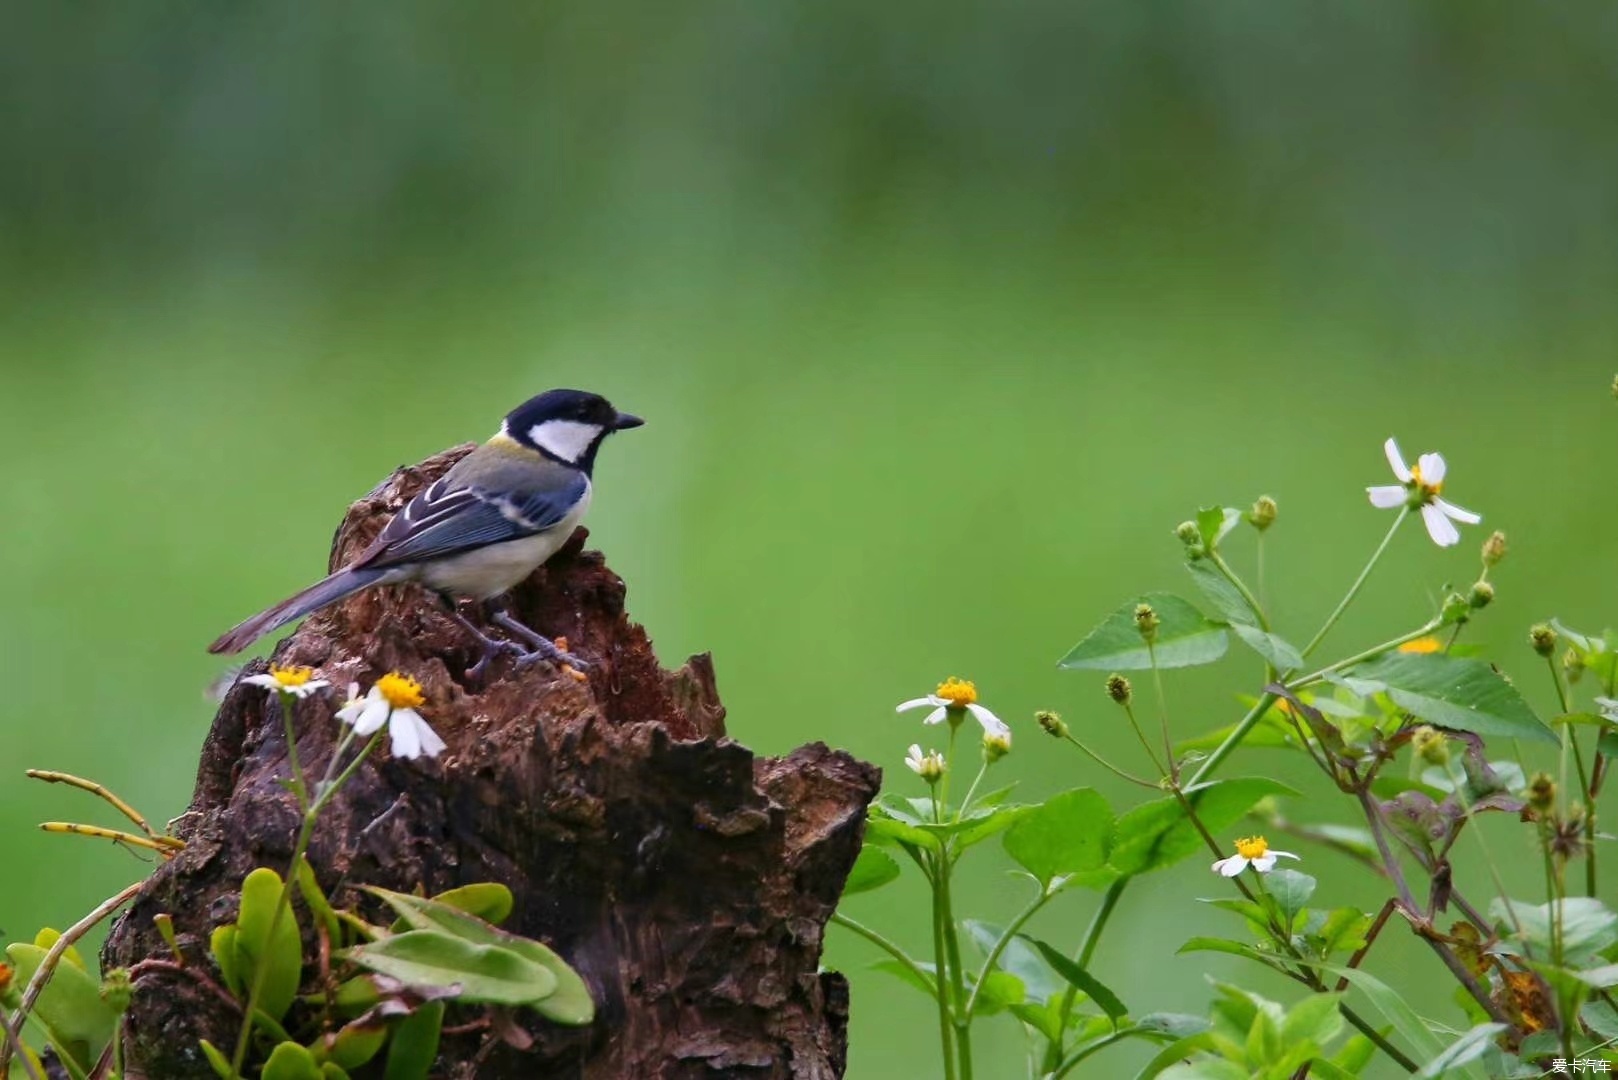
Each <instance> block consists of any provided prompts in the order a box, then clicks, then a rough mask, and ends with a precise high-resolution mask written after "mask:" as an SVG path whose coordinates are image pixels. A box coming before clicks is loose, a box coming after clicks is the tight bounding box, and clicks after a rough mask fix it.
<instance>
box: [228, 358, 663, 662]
mask: <svg viewBox="0 0 1618 1080" xmlns="http://www.w3.org/2000/svg"><path fill="white" fill-rule="evenodd" d="M643 423H645V421H644V420H642V419H641V418H640V417H638V416H635V415H633V414H631V413H626V412H619V411H618V410H617V409H616V408H614V407H613V406H612V404H611V403H610V402H608V401H607V399H606V398H604V397H602V396H601V395H599V394H592V393H589V392H588V391H584V390H548V391H546V392H545V393H543V394H540V395H538V396H537V397H532V398H530V399H528V400H527V401H525V402H523V403H522V404H521V405H519V406H517V407H516V408H515V409H513V410H511V412H509V413H507V414H506V417H505V419H504V420H503V421H502V422H501V424H500V430H498V431H497V432H495V433H494V435H493V436H491V437H490V438H489V441H488V442H485V443H484V444H483V445H481V446H479V447H478V448H477V449H475V450H473V451H472V452H471V453H470V454H467V455H466V456H465V457H464V458H462V459H461V460H460V461H458V462H456V463H455V464H454V465H453V466H452V467H451V468H450V469H449V471H448V472H446V473H445V474H444V475H443V477H442V478H440V479H439V480H437V481H436V482H434V483H433V484H431V485H430V486H428V487H427V488H425V489H423V490H422V491H421V492H420V493H418V494H417V495H416V496H415V497H414V498H413V499H411V500H410V501H409V502H408V503H406V504H405V505H404V507H403V508H402V509H400V510H399V512H398V513H396V514H395V515H394V516H393V518H392V520H390V521H389V522H388V523H387V525H385V526H383V528H382V531H381V533H379V534H378V535H377V538H376V539H375V540H374V541H372V543H371V544H370V545H369V546H368V547H367V548H366V549H365V550H364V551H362V552H360V553H359V555H358V556H356V557H355V558H354V560H353V561H352V562H350V563H349V564H348V565H347V566H345V567H343V568H342V569H341V570H338V571H337V572H336V573H334V574H331V575H330V576H328V577H326V578H323V579H322V580H320V581H317V582H315V583H314V584H313V585H310V586H309V587H308V588H306V589H303V590H302V591H300V592H297V593H295V594H293V595H292V596H289V597H288V598H287V599H285V600H283V601H281V602H280V603H279V604H276V605H275V606H274V607H271V608H267V609H265V610H264V611H261V612H259V613H258V614H257V615H254V616H253V617H252V618H250V619H247V620H245V621H244V622H242V623H240V624H238V625H237V626H235V627H233V628H231V629H230V630H228V631H226V632H225V633H224V634H222V635H220V637H219V638H218V640H216V641H215V642H214V643H213V644H212V645H210V646H208V651H209V652H211V653H236V652H240V651H241V650H243V649H245V648H246V647H247V646H249V645H251V644H252V643H253V642H255V641H257V640H258V639H259V638H261V637H263V636H264V635H265V634H268V633H270V632H271V631H272V630H276V629H278V628H280V627H282V626H285V625H286V624H287V623H289V622H292V621H293V620H294V619H298V618H302V617H303V616H305V615H308V614H309V613H311V612H313V611H318V610H319V609H321V608H323V607H326V606H328V605H330V604H335V603H337V602H338V601H339V600H342V599H344V598H345V597H349V596H352V595H353V594H355V593H357V592H359V591H361V590H362V589H369V588H373V587H375V586H378V585H396V584H399V583H402V582H415V583H417V584H420V585H423V586H425V587H426V588H428V589H430V590H431V591H433V592H434V593H436V594H438V596H439V597H440V599H442V600H443V602H444V603H445V604H446V605H447V606H448V608H449V611H450V615H451V616H452V617H453V618H454V619H455V621H456V622H457V623H459V624H460V626H461V627H462V628H463V629H464V630H466V631H467V632H469V633H470V634H471V635H472V636H474V637H475V638H476V639H477V640H478V642H479V644H480V645H481V646H482V648H483V655H482V657H481V658H480V659H479V660H478V662H477V663H476V664H475V665H473V667H472V668H471V669H469V670H468V672H467V674H468V676H469V677H472V678H474V679H476V678H480V677H481V676H482V674H483V672H484V670H485V669H486V668H487V667H488V664H489V662H490V661H491V660H492V659H493V658H494V657H495V656H497V655H499V654H500V653H502V652H510V653H513V654H514V656H515V659H516V662H517V664H518V665H519V666H521V665H524V664H528V663H531V662H533V661H536V660H541V659H545V660H551V661H553V662H555V663H559V664H566V665H567V666H569V667H572V668H576V669H581V670H582V669H585V668H588V667H589V665H588V664H587V663H585V662H584V661H582V660H580V659H579V658H577V657H575V656H572V655H570V654H569V653H567V652H564V651H563V650H562V649H559V648H558V647H557V646H556V644H555V643H554V642H552V641H551V640H550V639H549V638H546V637H545V636H544V635H542V634H539V633H537V632H535V631H534V630H532V629H530V628H529V627H527V626H525V625H523V624H522V623H521V622H519V621H517V620H516V619H515V618H513V617H512V616H511V614H510V613H509V612H508V611H506V610H504V608H503V607H501V606H499V605H498V604H497V603H495V602H496V601H497V600H498V598H500V597H502V596H503V595H504V594H505V593H507V592H508V591H509V590H510V589H511V588H512V587H513V586H515V585H516V584H517V583H518V582H519V581H522V580H523V579H524V578H526V577H527V576H528V575H529V574H531V573H533V572H534V571H535V570H536V569H538V568H539V567H540V566H541V565H543V564H544V562H545V561H546V560H547V559H549V558H550V557H551V556H552V555H554V554H556V552H557V550H558V549H559V548H561V546H562V545H563V544H564V543H565V542H566V541H567V539H568V537H569V536H571V535H572V534H573V529H574V527H575V526H576V525H578V523H579V521H580V520H581V519H582V518H583V517H584V513H585V511H586V510H587V509H588V508H589V506H590V496H591V493H592V481H591V475H592V473H593V472H594V469H595V460H596V451H597V450H599V449H600V448H601V444H602V442H603V441H604V440H605V439H606V438H607V436H609V435H612V434H614V433H616V432H619V431H627V430H629V429H630V428H637V427H640V426H641V425H642V424H643ZM467 599H469V600H474V601H478V602H482V603H484V604H486V605H487V606H488V607H489V609H490V610H489V621H490V622H492V623H494V624H496V625H498V626H500V627H502V628H504V629H505V630H506V631H507V632H508V633H510V634H512V635H514V636H515V637H518V638H520V639H521V640H522V641H523V642H524V643H526V644H527V645H528V646H529V647H528V648H526V649H524V648H522V647H521V646H519V645H517V644H515V643H514V642H510V641H500V640H497V639H495V638H492V637H490V636H489V635H487V634H485V633H484V632H483V631H482V630H480V629H479V628H478V627H477V626H476V625H474V624H473V623H472V622H471V621H470V620H468V619H467V618H466V617H465V616H463V615H462V614H461V612H460V610H459V609H458V607H457V605H456V601H457V600H467Z"/></svg>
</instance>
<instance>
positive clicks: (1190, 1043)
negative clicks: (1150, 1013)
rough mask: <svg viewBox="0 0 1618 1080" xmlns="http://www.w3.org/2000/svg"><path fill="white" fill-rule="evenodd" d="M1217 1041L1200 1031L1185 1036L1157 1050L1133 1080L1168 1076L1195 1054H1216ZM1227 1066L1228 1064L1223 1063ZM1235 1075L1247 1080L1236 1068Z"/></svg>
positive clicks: (1241, 1070) (1242, 1072)
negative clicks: (1169, 1071) (1172, 1070)
mask: <svg viewBox="0 0 1618 1080" xmlns="http://www.w3.org/2000/svg"><path fill="white" fill-rule="evenodd" d="M1218 1050H1219V1041H1218V1039H1217V1038H1216V1037H1215V1036H1214V1034H1213V1033H1212V1032H1209V1031H1202V1032H1198V1033H1197V1034H1195V1035H1187V1036H1185V1037H1184V1038H1183V1039H1177V1040H1176V1041H1174V1042H1171V1043H1169V1044H1168V1045H1167V1046H1165V1047H1163V1049H1161V1050H1159V1051H1158V1052H1157V1054H1156V1055H1155V1056H1154V1057H1153V1058H1152V1060H1151V1061H1148V1062H1147V1063H1146V1066H1145V1067H1144V1068H1143V1069H1141V1071H1140V1072H1138V1073H1136V1074H1135V1080H1152V1078H1153V1077H1157V1076H1165V1075H1168V1073H1167V1070H1170V1069H1173V1068H1177V1067H1179V1063H1180V1062H1182V1061H1184V1060H1185V1059H1187V1058H1189V1057H1191V1055H1193V1054H1197V1053H1217V1052H1218ZM1225 1064H1227V1065H1229V1064H1231V1063H1230V1062H1225ZM1235 1075H1236V1076H1237V1077H1240V1078H1241V1080H1247V1072H1246V1070H1244V1069H1241V1068H1240V1067H1237V1069H1236V1073H1235Z"/></svg>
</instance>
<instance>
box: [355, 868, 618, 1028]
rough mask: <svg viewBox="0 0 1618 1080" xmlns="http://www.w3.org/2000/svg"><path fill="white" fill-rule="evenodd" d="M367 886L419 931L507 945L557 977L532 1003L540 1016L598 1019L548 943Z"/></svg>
mask: <svg viewBox="0 0 1618 1080" xmlns="http://www.w3.org/2000/svg"><path fill="white" fill-rule="evenodd" d="M365 889H366V891H367V892H370V893H372V894H373V895H375V896H379V897H381V898H382V899H383V900H385V901H387V903H388V905H389V906H390V907H392V908H393V910H394V911H395V912H397V913H398V915H399V917H400V918H402V919H404V920H405V922H407V923H409V924H410V925H411V926H413V927H416V928H417V929H418V930H438V931H442V932H444V933H447V934H452V935H454V936H456V937H458V938H460V939H462V940H463V941H469V942H471V943H473V944H474V945H488V946H495V947H499V948H504V949H507V950H510V951H511V952H513V953H516V954H517V955H518V956H521V957H523V958H524V959H526V960H527V961H529V962H530V963H533V964H537V965H539V966H540V967H542V968H544V969H545V970H546V971H548V972H550V974H551V976H552V977H553V978H554V979H555V980H556V987H555V989H554V990H553V991H552V992H551V993H550V994H548V995H546V996H545V997H544V998H543V999H542V1000H539V1001H537V1002H531V1003H530V1004H531V1005H532V1007H533V1008H534V1009H535V1010H536V1011H537V1012H539V1013H540V1015H542V1016H545V1017H547V1018H548V1019H551V1020H554V1021H556V1022H557V1023H559V1024H569V1025H572V1026H575V1027H582V1026H583V1025H585V1024H588V1023H590V1022H591V1021H593V1020H594V1019H595V1002H594V1000H593V999H592V998H591V997H590V988H589V987H588V986H586V985H585V982H584V979H583V978H581V977H580V976H579V973H578V972H576V971H574V970H573V968H572V966H571V965H569V964H568V963H567V961H565V960H563V959H562V957H561V956H560V955H558V954H557V953H556V951H555V950H553V949H551V948H550V947H549V946H547V945H545V944H543V943H541V942H538V941H535V940H534V939H532V938H525V937H521V936H519V935H517V934H512V933H509V932H507V931H505V930H502V929H500V928H499V927H498V926H494V925H491V924H490V923H487V922H484V921H483V920H482V919H480V918H478V917H477V916H476V915H471V914H469V913H467V912H465V911H462V910H461V909H459V908H456V907H452V906H450V905H448V904H445V903H441V902H440V901H438V900H424V899H422V898H421V897H419V896H411V895H410V894H408V893H399V892H392V891H390V890H388V889H379V888H375V887H372V886H365Z"/></svg>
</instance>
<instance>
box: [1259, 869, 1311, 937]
mask: <svg viewBox="0 0 1618 1080" xmlns="http://www.w3.org/2000/svg"><path fill="white" fill-rule="evenodd" d="M1264 888H1265V891H1266V892H1268V893H1269V894H1270V895H1271V896H1272V897H1274V898H1275V902H1276V903H1277V904H1279V905H1280V907H1281V912H1282V914H1283V915H1284V916H1285V918H1284V919H1283V920H1282V925H1284V926H1288V927H1290V926H1291V925H1292V919H1293V917H1294V916H1296V915H1297V914H1298V912H1300V911H1302V910H1303V908H1304V905H1306V904H1308V903H1309V898H1310V897H1311V896H1313V895H1314V894H1315V879H1314V878H1312V877H1310V876H1309V875H1308V874H1304V873H1300V872H1299V871H1297V870H1272V871H1270V873H1269V874H1267V875H1265V878H1264Z"/></svg>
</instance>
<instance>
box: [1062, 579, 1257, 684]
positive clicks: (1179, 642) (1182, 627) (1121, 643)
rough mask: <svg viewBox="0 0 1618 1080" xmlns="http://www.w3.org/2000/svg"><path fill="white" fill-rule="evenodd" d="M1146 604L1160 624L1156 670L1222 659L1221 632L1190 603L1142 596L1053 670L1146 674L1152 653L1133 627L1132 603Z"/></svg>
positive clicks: (1165, 596) (1223, 640) (1225, 643)
mask: <svg viewBox="0 0 1618 1080" xmlns="http://www.w3.org/2000/svg"><path fill="white" fill-rule="evenodd" d="M1141 603H1147V604H1151V605H1152V608H1153V610H1154V611H1156V612H1157V617H1158V618H1159V619H1160V620H1161V623H1160V625H1159V626H1158V628H1157V641H1156V643H1155V651H1156V654H1157V666H1158V667H1160V668H1180V667H1194V666H1196V665H1198V664H1211V663H1213V662H1214V661H1215V660H1218V659H1219V658H1220V657H1221V656H1224V655H1225V649H1226V648H1228V647H1229V644H1230V642H1229V639H1228V638H1227V637H1226V636H1225V630H1224V627H1222V626H1220V625H1219V624H1218V623H1216V622H1210V621H1209V620H1208V619H1206V618H1204V617H1203V614H1202V612H1200V611H1198V610H1197V609H1196V608H1195V607H1193V606H1192V605H1191V604H1190V603H1189V602H1187V601H1185V600H1182V599H1180V598H1179V597H1178V596H1174V595H1172V594H1170V593H1147V594H1146V595H1145V596H1143V597H1141V598H1140V599H1139V600H1131V601H1130V602H1129V603H1127V604H1125V605H1124V606H1123V607H1121V608H1119V609H1118V610H1117V611H1115V612H1113V613H1112V614H1111V615H1109V616H1107V618H1106V621H1105V622H1103V623H1102V624H1101V625H1100V626H1098V627H1096V628H1095V629H1094V630H1092V631H1090V633H1089V634H1087V635H1085V638H1084V640H1083V641H1081V642H1079V643H1078V644H1077V645H1075V646H1074V647H1073V649H1072V651H1071V652H1069V653H1068V654H1067V655H1066V656H1064V657H1062V659H1061V660H1060V661H1059V662H1058V663H1057V666H1058V667H1062V668H1068V669H1077V670H1085V671H1148V670H1150V669H1151V667H1152V653H1151V652H1150V651H1148V650H1147V648H1146V643H1145V642H1144V641H1142V640H1141V637H1140V631H1139V630H1137V629H1136V628H1135V607H1136V605H1137V604H1141Z"/></svg>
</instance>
